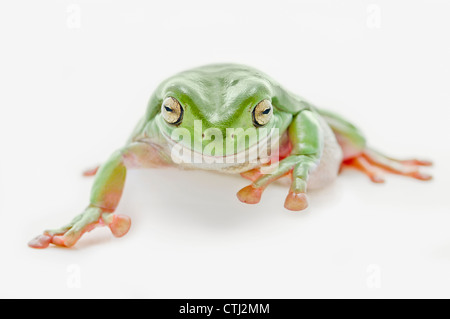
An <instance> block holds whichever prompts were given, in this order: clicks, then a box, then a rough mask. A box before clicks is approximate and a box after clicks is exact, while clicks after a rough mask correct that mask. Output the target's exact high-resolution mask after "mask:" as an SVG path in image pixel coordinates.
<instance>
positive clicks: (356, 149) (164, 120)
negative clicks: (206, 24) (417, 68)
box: [28, 63, 432, 248]
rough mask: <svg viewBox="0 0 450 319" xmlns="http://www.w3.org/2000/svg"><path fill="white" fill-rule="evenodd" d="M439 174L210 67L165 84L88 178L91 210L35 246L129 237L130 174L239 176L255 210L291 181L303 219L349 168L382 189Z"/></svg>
mask: <svg viewBox="0 0 450 319" xmlns="http://www.w3.org/2000/svg"><path fill="white" fill-rule="evenodd" d="M250 133H251V134H250ZM252 134H253V135H252ZM220 145H227V146H229V147H219V146H220ZM263 146H264V147H263ZM260 149H265V150H266V151H260ZM174 150H176V151H174ZM193 158H194V160H193ZM431 165H432V163H431V162H430V161H428V160H423V159H395V158H392V157H390V156H387V155H385V154H384V153H381V152H379V151H377V150H375V149H373V148H371V147H369V146H368V143H367V141H366V138H365V136H364V135H363V133H362V132H361V130H360V129H359V128H358V127H357V126H355V125H354V124H352V123H351V122H350V121H348V120H346V119H345V118H344V117H342V116H340V115H338V114H337V113H334V112H331V111H328V110H324V109H322V108H320V107H318V106H316V105H314V104H312V103H311V102H310V101H308V100H306V99H305V98H303V97H302V96H300V95H297V94H294V93H292V92H290V91H288V90H287V89H285V88H283V87H282V86H281V85H280V84H279V83H278V82H276V81H275V80H274V79H273V78H271V77H270V76H268V75H267V74H265V73H263V72H261V71H260V70H258V69H256V68H253V67H250V66H246V65H242V64H232V63H221V64H209V65H204V66H200V67H196V68H193V69H189V70H185V71H182V72H180V73H177V74H175V75H173V76H171V77H169V78H168V79H166V80H164V81H162V82H161V84H160V85H159V86H158V87H157V88H156V89H155V90H154V91H153V93H152V94H151V97H150V99H149V102H148V105H147V108H146V111H145V113H144V115H143V116H142V118H141V119H140V120H139V121H138V123H137V125H136V127H135V128H134V130H133V132H132V134H131V136H130V137H129V138H128V140H126V142H125V144H124V145H123V147H121V148H120V149H118V150H116V151H115V152H113V153H112V154H111V156H110V157H109V158H108V159H107V160H106V161H105V162H104V163H103V164H101V165H100V166H99V167H95V168H93V169H90V170H88V171H86V172H85V173H84V175H85V176H94V181H93V186H92V190H91V195H90V200H89V204H88V205H87V207H86V209H85V210H84V211H83V212H82V213H81V214H79V215H77V216H76V217H75V218H73V220H72V221H71V222H70V223H68V224H67V225H65V226H63V227H60V228H56V229H51V230H46V231H44V232H43V233H42V234H41V235H38V236H37V237H35V238H34V239H32V240H31V241H30V242H29V243H28V245H29V246H30V247H32V248H46V247H48V246H50V244H52V245H56V246H61V247H72V246H74V245H75V244H76V243H77V241H78V240H79V239H80V238H81V237H82V235H83V234H85V233H87V232H89V231H91V230H92V229H94V228H96V227H98V226H106V227H109V228H110V230H111V232H112V234H113V235H114V236H115V237H122V236H124V235H125V234H126V233H127V232H128V231H129V229H130V226H131V219H130V218H129V217H128V216H126V215H122V214H116V212H115V211H116V208H117V206H118V204H119V201H120V199H121V196H122V193H123V189H124V186H125V180H126V175H127V171H129V170H131V169H141V168H166V167H177V168H181V169H200V170H207V171H210V172H220V173H225V174H234V175H237V176H239V175H240V176H242V177H243V178H245V179H247V180H249V185H248V186H246V187H244V188H242V189H241V190H239V191H238V192H237V198H238V199H239V200H240V201H241V202H243V203H246V204H257V203H259V202H260V199H261V197H262V194H263V192H264V190H265V189H266V188H267V187H268V186H269V185H271V184H272V183H274V182H277V181H282V180H284V181H285V184H287V185H286V186H287V187H288V188H289V190H288V192H287V196H286V198H285V201H284V208H285V209H287V210H289V211H304V210H305V209H307V207H309V201H308V192H309V191H310V190H312V189H318V188H322V187H325V186H327V185H329V184H331V183H332V182H333V181H334V180H335V179H336V178H337V176H338V175H339V174H340V172H341V171H342V170H343V169H344V168H353V169H356V170H358V171H360V172H362V173H364V174H365V175H367V176H368V177H369V178H370V180H371V181H372V182H374V183H383V182H384V178H383V175H382V173H383V172H388V173H394V174H398V175H402V176H407V177H411V178H414V179H417V180H422V181H428V180H430V179H431V178H432V177H431V175H429V174H426V173H424V172H422V170H423V169H422V167H423V166H431ZM224 200H228V198H224ZM200 205H201V204H200ZM280 206H281V205H280Z"/></svg>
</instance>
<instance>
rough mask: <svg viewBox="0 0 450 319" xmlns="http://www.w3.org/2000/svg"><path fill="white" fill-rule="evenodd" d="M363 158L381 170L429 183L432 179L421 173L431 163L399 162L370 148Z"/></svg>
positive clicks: (364, 152) (420, 161)
mask: <svg viewBox="0 0 450 319" xmlns="http://www.w3.org/2000/svg"><path fill="white" fill-rule="evenodd" d="M362 156H363V157H364V158H365V159H366V160H367V161H368V162H369V163H370V164H372V165H374V166H376V167H379V168H381V169H382V170H384V171H387V172H389V173H393V174H398V175H403V176H408V177H412V178H415V179H419V180H423V181H427V180H430V179H431V178H432V177H431V175H429V174H425V173H422V172H420V167H421V166H431V165H432V163H431V162H430V161H424V160H418V159H407V160H397V159H393V158H391V157H388V156H385V155H383V154H381V153H379V152H377V151H374V150H372V149H370V148H366V149H365V150H364V151H363V153H362Z"/></svg>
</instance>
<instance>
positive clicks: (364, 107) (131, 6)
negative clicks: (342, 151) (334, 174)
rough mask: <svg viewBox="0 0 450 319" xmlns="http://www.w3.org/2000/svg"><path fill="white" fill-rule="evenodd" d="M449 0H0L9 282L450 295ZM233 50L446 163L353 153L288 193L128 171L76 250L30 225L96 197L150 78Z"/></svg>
mask: <svg viewBox="0 0 450 319" xmlns="http://www.w3.org/2000/svg"><path fill="white" fill-rule="evenodd" d="M449 12H450V5H449V2H448V1H444V0H442V1H376V0H373V1H360V0H354V1H332V0H329V1H281V0H278V1H261V0H258V1H241V0H239V1H234V0H233V1H231V0H228V1H220V2H218V1H155V2H149V1H128V0H127V1H106V0H104V1H99V0H96V1H93V0H89V1H77V0H73V1H57V0H54V1H2V2H1V4H0V33H1V34H0V35H1V37H0V41H1V42H0V43H1V48H0V81H1V83H0V85H1V86H0V87H1V92H0V108H1V114H0V139H1V165H0V191H1V192H0V194H1V195H0V196H1V198H0V205H1V206H0V214H1V215H0V217H1V218H0V222H1V227H0V247H1V250H0V297H32V298H35V297H44V298H47V297H60V298H67V297H75V298H78V297H80V298H81V297H83V298H91V297H93V298H100V297H106V298H108V297H125V298H128V297H136V298H171V297H174V298H219V297H222V298H230V297H234V298H241V297H242V298H303V297H307V298H313V297H344V298H347V297H358V298H378V297H450V231H449V229H450V209H449V206H450V205H449V201H450V196H449V186H448V181H449V173H450V169H449V165H448V163H449V162H450V152H449V143H448V138H449V133H450V129H449V124H448V123H449V117H450V113H449V104H450V90H449V84H450V58H449V57H450V37H449V30H450V19H449V18H448V17H449ZM213 62H237V63H244V64H249V65H252V66H254V67H257V68H259V69H261V70H262V71H264V72H266V73H268V74H270V75H271V76H272V77H274V78H275V79H277V80H278V81H279V82H280V83H282V84H283V85H284V86H285V87H286V88H288V89H290V90H292V91H294V92H296V93H298V94H300V95H302V96H304V97H306V98H307V99H309V100H311V101H313V102H315V104H317V105H319V106H322V107H325V108H328V109H330V110H333V111H336V112H338V113H340V114H342V115H343V116H345V117H347V118H348V119H349V120H351V121H353V122H355V123H356V124H357V125H358V126H359V127H361V128H362V129H363V131H364V132H365V134H366V136H367V137H368V140H369V143H370V145H372V146H374V147H375V148H378V149H379V150H381V151H384V152H386V153H389V154H390V155H393V156H398V157H408V156H418V157H420V158H428V159H431V160H433V161H434V162H435V166H434V167H433V168H431V169H428V170H427V171H428V172H430V173H432V174H433V175H434V177H435V179H434V180H433V181H432V182H428V183H427V182H419V181H416V180H411V179H407V178H403V177H399V176H393V175H390V176H387V183H386V184H384V185H375V184H372V183H371V182H369V180H368V178H366V177H365V176H363V175H362V174H360V173H358V172H356V171H345V172H344V173H343V174H342V175H341V176H340V177H339V179H338V180H337V182H335V183H334V184H333V185H330V186H329V187H328V188H325V189H323V190H320V191H317V192H314V193H311V194H310V208H309V209H308V210H307V211H305V212H300V213H293V212H289V211H287V210H285V209H284V208H283V202H284V198H285V196H286V194H287V191H288V190H287V188H286V187H284V186H280V185H273V186H272V187H269V188H268V189H267V191H266V192H265V194H264V195H263V198H262V201H261V203H260V204H259V205H255V206H250V205H245V204H242V203H240V202H239V201H238V200H237V198H236V196H235V193H236V192H237V191H238V190H239V189H240V188H242V187H244V186H245V185H247V181H245V180H243V179H242V178H239V177H232V176H221V175H214V174H211V173H207V172H199V171H178V170H176V169H168V170H142V171H133V172H131V173H130V174H129V177H128V180H127V187H126V189H125V192H124V196H123V199H122V201H121V203H120V206H119V207H118V212H119V213H122V214H127V215H129V216H131V218H132V221H133V223H132V228H131V230H130V232H129V234H128V235H127V236H125V237H123V238H120V239H116V238H113V237H112V235H111V234H110V232H109V230H108V229H106V228H102V229H96V230H95V231H93V232H92V233H89V234H87V235H85V236H84V237H83V238H82V239H81V240H80V242H79V243H78V244H77V245H76V246H75V247H74V248H72V249H63V248H56V247H50V248H48V249H46V250H33V249H31V248H28V247H27V242H28V240H30V239H31V238H33V237H34V236H35V235H37V234H39V233H41V232H42V231H43V230H44V229H47V228H54V227H58V226H61V225H62V224H65V223H66V222H68V221H69V220H70V219H72V217H73V216H74V215H75V214H78V213H80V212H81V211H82V210H83V208H84V207H85V206H86V205H87V204H88V198H89V191H90V186H91V183H92V179H89V178H88V179H86V178H83V177H81V171H82V170H83V169H85V168H89V167H91V166H92V165H95V164H97V163H99V162H101V161H102V160H104V159H106V158H107V157H108V156H109V154H110V153H111V152H113V151H114V150H115V149H117V148H118V147H120V146H121V145H122V144H123V143H124V141H125V140H126V139H127V138H128V135H129V134H130V132H131V130H132V128H133V126H134V125H135V123H136V121H137V120H138V119H139V117H140V116H141V115H142V114H143V112H144V111H145V107H146V103H147V100H148V98H149V96H150V94H151V92H152V90H153V89H154V88H155V87H156V86H157V85H158V83H159V82H160V81H162V80H163V79H164V78H166V77H168V76H170V75H172V74H174V73H176V72H178V71H181V70H184V69H187V68H190V67H194V66H198V65H202V64H207V63H213Z"/></svg>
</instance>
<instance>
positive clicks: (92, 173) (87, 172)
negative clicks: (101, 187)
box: [83, 166, 100, 177]
mask: <svg viewBox="0 0 450 319" xmlns="http://www.w3.org/2000/svg"><path fill="white" fill-rule="evenodd" d="M99 168H100V166H96V167H92V168H89V169H87V170H85V171H83V176H85V177H90V176H95V174H97V171H98V169H99Z"/></svg>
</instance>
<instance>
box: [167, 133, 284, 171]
mask: <svg viewBox="0 0 450 319" xmlns="http://www.w3.org/2000/svg"><path fill="white" fill-rule="evenodd" d="M160 132H161V134H162V136H163V137H164V138H165V140H166V141H167V142H168V145H167V148H168V153H169V155H170V157H171V158H172V161H173V162H174V163H176V164H178V165H181V166H186V167H193V168H198V169H207V170H218V171H224V172H229V173H240V172H245V171H247V170H249V169H252V168H255V167H258V166H260V165H261V164H263V163H267V162H269V160H270V158H271V157H272V156H273V154H277V151H278V146H279V138H277V136H276V134H274V133H273V131H271V132H270V134H267V135H266V136H264V137H262V138H261V139H259V140H258V142H256V143H255V144H253V145H251V146H250V147H248V148H246V149H244V150H242V151H240V152H237V153H234V154H229V155H209V154H204V153H201V152H198V151H196V150H193V149H192V148H190V147H187V146H186V145H184V144H182V143H180V142H179V141H176V140H174V139H173V138H172V137H171V136H169V135H167V133H166V132H164V131H163V130H160Z"/></svg>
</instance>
